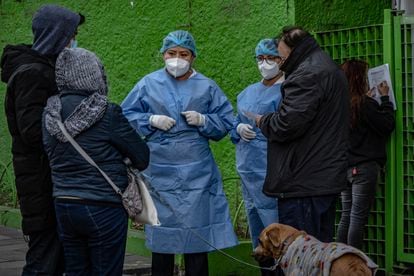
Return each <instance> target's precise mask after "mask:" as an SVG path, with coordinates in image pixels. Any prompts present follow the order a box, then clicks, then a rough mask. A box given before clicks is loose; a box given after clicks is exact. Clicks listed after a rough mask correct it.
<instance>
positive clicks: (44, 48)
mask: <svg viewBox="0 0 414 276" xmlns="http://www.w3.org/2000/svg"><path fill="white" fill-rule="evenodd" d="M80 19H81V17H80V15H79V14H78V13H75V12H72V11H71V10H68V9H66V8H63V7H60V6H56V5H44V6H42V7H41V8H40V9H39V10H38V11H37V12H36V14H35V15H34V16H33V20H32V31H33V35H34V41H33V46H32V49H33V50H35V51H37V52H38V53H40V54H42V55H58V54H59V53H60V52H61V51H62V50H63V49H64V48H65V47H66V46H67V45H68V44H69V42H70V40H71V38H72V37H73V36H74V34H75V31H76V28H77V27H78V25H79V23H80Z"/></svg>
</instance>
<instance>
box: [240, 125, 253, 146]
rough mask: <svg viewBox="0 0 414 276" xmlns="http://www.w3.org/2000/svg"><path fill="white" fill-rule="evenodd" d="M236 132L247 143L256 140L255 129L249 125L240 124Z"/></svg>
mask: <svg viewBox="0 0 414 276" xmlns="http://www.w3.org/2000/svg"><path fill="white" fill-rule="evenodd" d="M236 131H237V133H238V134H239V135H240V137H241V138H242V140H243V141H245V142H250V140H252V139H254V138H256V132H254V131H253V127H252V126H251V125H249V124H243V123H240V124H238V126H237V128H236Z"/></svg>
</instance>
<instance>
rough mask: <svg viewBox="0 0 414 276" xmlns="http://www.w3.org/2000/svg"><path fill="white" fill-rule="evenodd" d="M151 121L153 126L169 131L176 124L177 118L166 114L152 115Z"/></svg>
mask: <svg viewBox="0 0 414 276" xmlns="http://www.w3.org/2000/svg"><path fill="white" fill-rule="evenodd" d="M149 123H150V125H151V126H153V127H156V128H159V129H161V130H164V131H167V130H169V129H170V128H172V127H173V126H174V125H175V120H174V119H173V118H171V117H168V116H165V115H151V116H150V118H149Z"/></svg>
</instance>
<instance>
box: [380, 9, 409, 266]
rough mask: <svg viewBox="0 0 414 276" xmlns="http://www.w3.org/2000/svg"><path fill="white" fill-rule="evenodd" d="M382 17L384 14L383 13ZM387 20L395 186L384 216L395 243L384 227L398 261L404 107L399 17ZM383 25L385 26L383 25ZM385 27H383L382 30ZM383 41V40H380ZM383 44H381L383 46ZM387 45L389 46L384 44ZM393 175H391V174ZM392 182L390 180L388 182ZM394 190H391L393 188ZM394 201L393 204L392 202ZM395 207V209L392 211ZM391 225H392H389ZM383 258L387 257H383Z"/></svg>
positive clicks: (401, 225) (401, 231)
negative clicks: (390, 42) (393, 121)
mask: <svg viewBox="0 0 414 276" xmlns="http://www.w3.org/2000/svg"><path fill="white" fill-rule="evenodd" d="M384 16H385V14H384ZM389 17H390V20H389V23H390V24H392V25H393V26H392V34H393V36H394V37H392V36H388V37H387V39H389V41H392V42H393V43H394V44H393V45H391V46H392V48H393V51H394V56H393V58H392V57H390V59H391V61H392V60H393V62H391V63H390V64H393V65H392V66H390V73H391V78H392V79H393V80H394V83H393V85H394V93H395V100H396V105H397V110H396V113H395V123H396V126H395V131H394V134H393V136H392V138H391V140H394V141H395V147H396V149H395V154H391V152H390V151H391V149H389V150H390V151H389V152H388V153H389V154H388V156H389V157H390V159H394V160H393V161H392V162H389V164H391V163H393V164H394V167H395V168H394V170H393V169H392V168H390V169H391V170H392V171H390V174H389V176H390V177H391V176H392V175H395V185H389V186H388V190H389V193H390V194H389V195H390V196H389V198H388V201H387V202H388V203H389V205H388V207H387V210H388V213H389V216H392V215H393V214H395V213H396V221H393V220H391V221H389V222H388V223H389V224H388V225H397V229H396V233H395V234H396V235H395V237H396V240H395V241H394V240H393V236H392V235H391V233H393V227H388V228H389V232H390V236H389V237H390V240H392V241H393V243H394V244H395V248H396V253H395V254H396V257H397V259H398V260H400V259H402V255H403V252H404V248H403V240H404V238H403V237H404V154H403V150H404V144H403V141H404V125H403V120H404V118H403V116H404V106H403V99H404V98H403V93H402V89H403V87H402V61H401V57H402V51H401V16H399V15H397V16H393V17H391V16H390V15H389ZM384 25H385V24H384ZM385 29H386V28H385V27H384V30H385ZM384 40H385V37H384ZM384 45H385V43H384ZM388 46H390V45H388ZM389 51H392V50H388V51H387V52H389ZM390 161H391V160H390ZM392 172H394V173H392ZM391 180H392V179H390V181H391ZM393 187H395V188H393ZM394 200H395V202H394ZM394 208H395V210H394ZM393 222H395V224H394V223H393ZM391 249H392V247H391V248H389V247H387V250H386V252H387V254H386V255H389V256H393V255H394V252H393V250H391ZM387 259H389V258H388V256H387Z"/></svg>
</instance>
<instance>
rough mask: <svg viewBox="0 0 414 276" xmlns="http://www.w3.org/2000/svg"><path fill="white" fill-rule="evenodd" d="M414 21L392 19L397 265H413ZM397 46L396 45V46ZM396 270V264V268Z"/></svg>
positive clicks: (398, 17)
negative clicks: (393, 35) (395, 128)
mask: <svg viewBox="0 0 414 276" xmlns="http://www.w3.org/2000/svg"><path fill="white" fill-rule="evenodd" d="M413 24H414V18H413V17H405V16H395V17H394V22H393V25H394V32H395V33H396V34H398V35H395V37H396V38H397V39H396V40H395V45H396V46H397V45H401V46H400V47H395V64H396V69H397V70H396V71H398V75H397V73H396V76H397V83H398V87H397V89H398V98H399V101H398V112H397V115H398V124H397V131H398V134H399V135H398V136H397V158H396V160H397V163H396V166H397V183H398V185H397V186H396V188H397V190H396V203H397V230H396V252H397V256H396V261H397V262H398V267H399V266H400V265H401V264H400V262H403V263H405V264H406V263H410V264H411V265H413V263H414V97H413V70H412V67H413V61H414V60H413V57H414V53H413V50H414V47H413V43H414V28H413V26H414V25H413ZM397 43H398V44H397ZM396 267H397V264H396Z"/></svg>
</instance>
